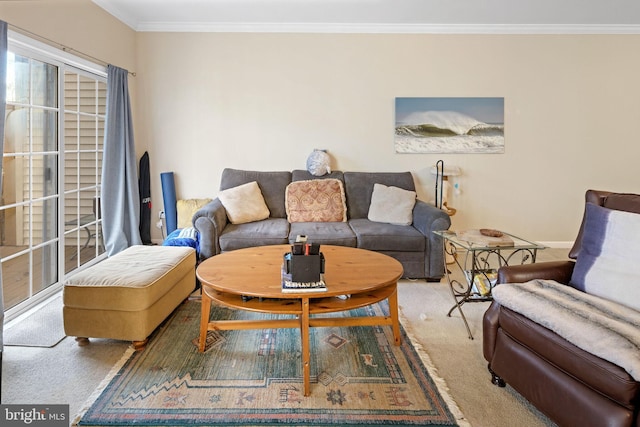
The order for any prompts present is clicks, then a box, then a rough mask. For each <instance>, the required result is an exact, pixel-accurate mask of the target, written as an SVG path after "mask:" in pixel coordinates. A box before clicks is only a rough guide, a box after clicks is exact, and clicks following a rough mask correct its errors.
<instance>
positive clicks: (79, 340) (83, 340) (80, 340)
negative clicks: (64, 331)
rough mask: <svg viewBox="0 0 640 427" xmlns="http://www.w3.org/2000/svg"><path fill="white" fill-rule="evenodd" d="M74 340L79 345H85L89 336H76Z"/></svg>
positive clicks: (87, 343)
mask: <svg viewBox="0 0 640 427" xmlns="http://www.w3.org/2000/svg"><path fill="white" fill-rule="evenodd" d="M76 342H77V343H78V345H79V346H80V347H84V346H85V345H89V343H90V342H89V338H87V337H76Z"/></svg>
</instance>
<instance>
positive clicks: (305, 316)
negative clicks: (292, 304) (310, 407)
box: [300, 298, 311, 396]
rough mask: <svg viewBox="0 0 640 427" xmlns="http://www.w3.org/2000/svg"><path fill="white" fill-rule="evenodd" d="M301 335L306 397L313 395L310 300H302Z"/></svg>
mask: <svg viewBox="0 0 640 427" xmlns="http://www.w3.org/2000/svg"><path fill="white" fill-rule="evenodd" d="M300 335H301V341H302V380H303V382H304V395H305V396H309V395H310V394H311V380H310V378H309V377H310V376H311V369H310V366H309V363H310V361H311V355H310V350H309V298H302V317H301V318H300Z"/></svg>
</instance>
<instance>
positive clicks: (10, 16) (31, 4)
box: [0, 0, 146, 155]
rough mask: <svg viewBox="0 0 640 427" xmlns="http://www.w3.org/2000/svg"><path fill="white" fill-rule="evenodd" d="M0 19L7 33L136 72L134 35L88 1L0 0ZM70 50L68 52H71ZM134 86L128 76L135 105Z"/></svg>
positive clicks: (133, 82) (141, 151) (142, 148)
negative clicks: (6, 28)
mask: <svg viewBox="0 0 640 427" xmlns="http://www.w3.org/2000/svg"><path fill="white" fill-rule="evenodd" d="M0 19H2V20H3V21H6V22H8V23H9V29H10V30H13V31H16V32H19V33H23V34H25V35H27V36H29V37H33V36H32V35H30V34H28V33H26V32H24V31H22V30H21V29H24V30H26V31H28V32H31V33H34V34H36V35H38V36H41V37H45V38H47V39H49V40H51V41H53V42H55V43H56V44H53V43H50V42H47V41H45V40H39V39H37V38H36V40H39V41H42V42H44V43H48V44H52V45H53V46H55V47H56V48H60V46H59V45H64V46H66V47H68V48H71V49H73V50H75V51H79V52H81V53H83V54H87V55H90V56H92V57H93V58H97V59H98V60H100V61H103V62H104V63H109V64H113V65H116V66H118V67H122V68H124V69H126V70H129V71H132V72H135V67H136V32H135V31H133V30H132V29H131V28H130V27H128V26H127V25H125V24H123V23H122V22H120V21H118V20H117V19H116V18H114V17H113V16H112V15H110V14H109V13H107V12H105V11H104V10H103V9H101V8H100V7H98V6H96V5H95V4H94V3H93V2H92V1H91V0H33V1H0ZM73 50H71V51H70V52H71V53H74V52H73ZM86 59H89V58H86ZM89 60H92V59H89ZM94 62H95V61H94ZM136 83H137V82H136V78H135V77H132V76H129V89H130V93H131V102H132V104H133V105H134V106H135V105H136V102H135V101H136V98H135V93H136ZM134 120H135V119H134ZM145 149H146V148H145V147H144V146H139V147H137V150H138V152H139V153H140V155H142V153H144V150H145Z"/></svg>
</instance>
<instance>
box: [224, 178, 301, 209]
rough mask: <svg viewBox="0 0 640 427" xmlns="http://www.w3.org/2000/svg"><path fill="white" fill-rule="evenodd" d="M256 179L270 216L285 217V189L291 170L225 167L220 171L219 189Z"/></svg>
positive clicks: (289, 179) (289, 180)
mask: <svg viewBox="0 0 640 427" xmlns="http://www.w3.org/2000/svg"><path fill="white" fill-rule="evenodd" d="M252 181H256V182H257V183H258V186H259V187H260V191H261V192H262V196H263V197H264V201H265V203H266V204H267V207H268V208H269V212H270V213H271V218H286V217H287V212H286V210H285V201H284V198H285V189H286V188H287V185H289V183H290V182H291V172H288V171H283V172H262V171H246V170H239V169H231V168H226V169H224V170H223V171H222V177H221V179H220V190H227V189H229V188H233V187H237V186H239V185H242V184H247V183H249V182H252Z"/></svg>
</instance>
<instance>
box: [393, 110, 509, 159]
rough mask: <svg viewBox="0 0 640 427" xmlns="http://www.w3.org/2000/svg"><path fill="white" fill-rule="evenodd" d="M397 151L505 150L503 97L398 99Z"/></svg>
mask: <svg viewBox="0 0 640 427" xmlns="http://www.w3.org/2000/svg"><path fill="white" fill-rule="evenodd" d="M395 150H396V153H492V154H494V153H504V98H396V123H395Z"/></svg>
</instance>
